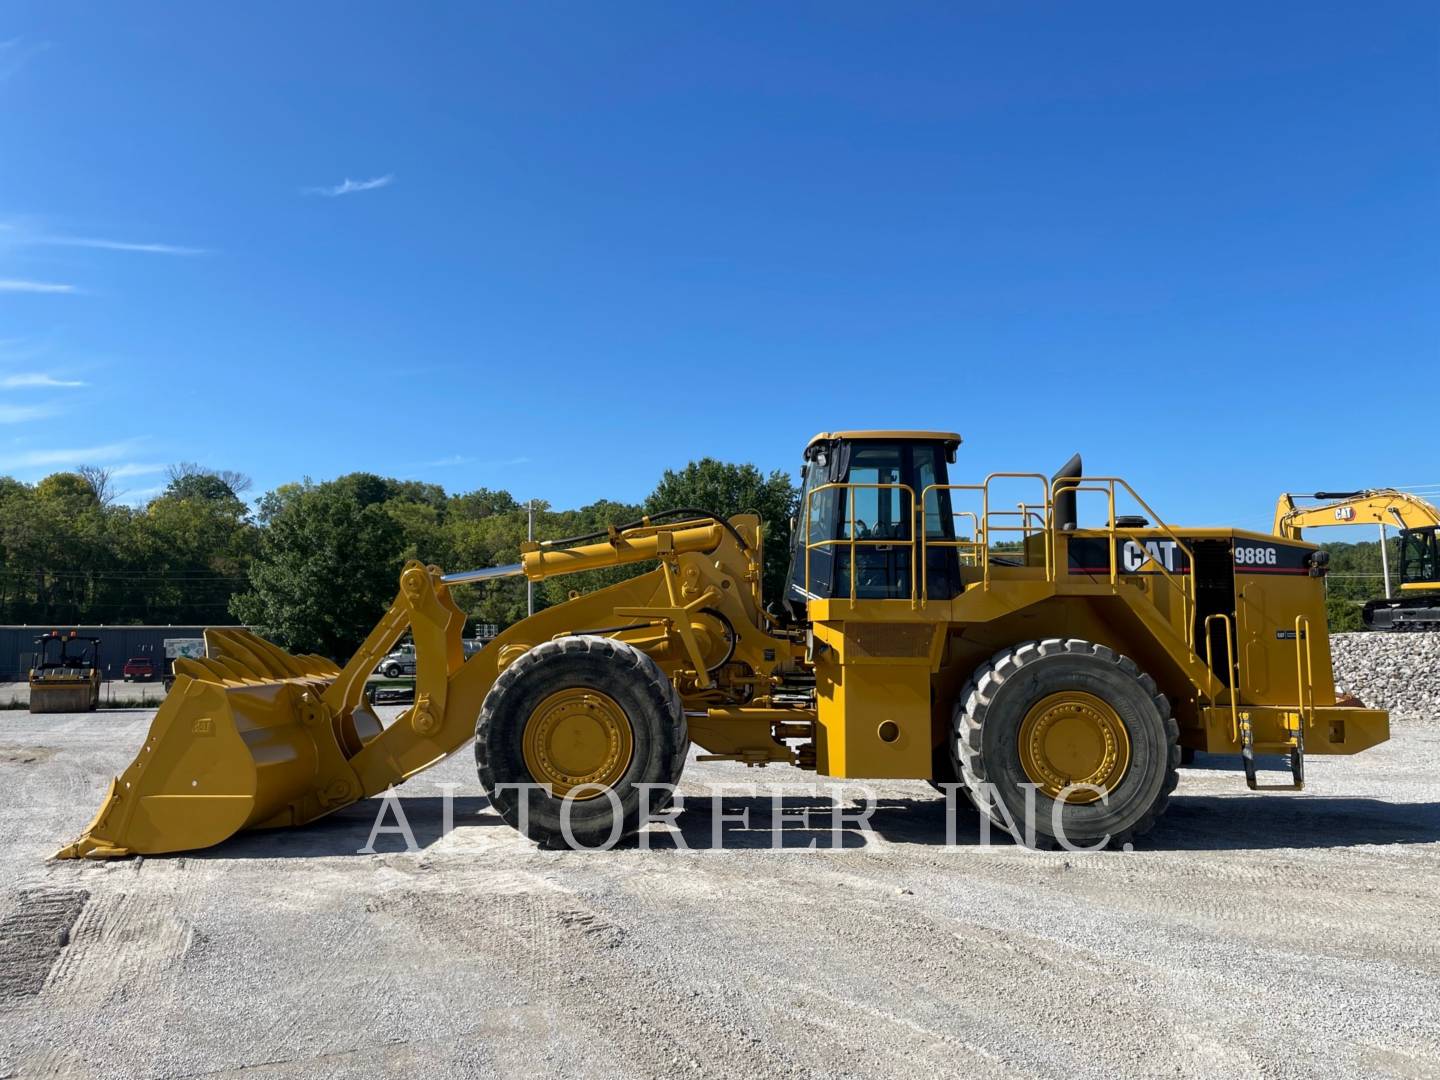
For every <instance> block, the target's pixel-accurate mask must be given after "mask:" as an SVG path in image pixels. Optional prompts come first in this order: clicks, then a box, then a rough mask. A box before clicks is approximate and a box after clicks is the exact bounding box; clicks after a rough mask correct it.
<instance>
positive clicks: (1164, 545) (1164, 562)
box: [1120, 540, 1180, 574]
mask: <svg viewBox="0 0 1440 1080" xmlns="http://www.w3.org/2000/svg"><path fill="white" fill-rule="evenodd" d="M1179 547H1180V545H1179V544H1177V543H1175V541H1174V540H1146V541H1145V546H1144V547H1143V548H1142V547H1141V546H1140V543H1139V541H1136V540H1126V541H1125V544H1124V546H1123V547H1122V548H1121V549H1120V565H1121V566H1122V567H1123V568H1124V570H1125V572H1126V573H1127V574H1134V573H1138V572H1139V571H1140V568H1141V567H1143V566H1144V565H1145V564H1146V563H1148V562H1152V561H1153V562H1155V563H1156V564H1157V565H1159V566H1163V567H1164V568H1165V569H1166V570H1169V571H1170V572H1171V573H1174V572H1175V571H1176V570H1178V569H1180V567H1179V563H1178V560H1177V559H1176V557H1175V556H1176V552H1177V551H1178V550H1179Z"/></svg>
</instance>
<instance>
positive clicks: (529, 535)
mask: <svg viewBox="0 0 1440 1080" xmlns="http://www.w3.org/2000/svg"><path fill="white" fill-rule="evenodd" d="M525 509H526V510H527V511H528V512H529V518H530V524H529V526H528V527H527V528H526V530H525V538H526V539H527V540H534V539H535V500H534V499H531V500H530V501H529V502H528V503H526V504H525ZM1380 531H1381V532H1382V533H1383V532H1384V531H1385V526H1384V525H1381V526H1380ZM1385 595H1386V596H1389V595H1390V584H1389V578H1388V576H1387V578H1386V584H1385ZM525 614H527V615H534V614H535V582H533V581H531V580H530V579H529V578H526V579H525Z"/></svg>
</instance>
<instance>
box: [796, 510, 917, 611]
mask: <svg viewBox="0 0 1440 1080" xmlns="http://www.w3.org/2000/svg"><path fill="white" fill-rule="evenodd" d="M870 488H874V489H876V490H895V491H900V492H902V493H903V494H904V495H906V496H908V497H909V499H910V509H909V511H908V512H907V513H906V515H905V518H906V521H907V523H908V527H909V530H910V536H909V538H908V539H906V538H900V537H886V538H881V539H868V538H867V539H863V540H862V539H860V538H858V537H857V536H856V535H855V500H854V499H853V498H850V497H848V495H847V498H846V500H845V502H846V509H847V511H848V515H847V517H848V522H849V529H848V530H847V535H846V536H845V537H843V538H842V537H838V536H837V537H831V538H828V539H823V540H815V541H812V540H811V539H810V520H811V518H810V502H811V499H813V498H814V496H816V495H817V494H819V493H820V492H822V491H835V490H843V491H845V492H847V493H848V492H852V491H855V490H859V489H870ZM804 511H805V594H806V596H811V597H813V596H814V595H815V594H814V593H813V592H811V591H810V552H811V551H813V550H814V549H815V548H820V547H826V546H830V547H834V546H836V545H839V544H844V545H846V546H847V547H848V548H849V549H850V602H851V603H852V604H853V603H854V602H855V601H856V599H857V597H856V595H855V593H856V585H857V583H858V582H857V578H858V575H857V574H856V569H857V567H856V563H855V548H856V547H857V546H859V547H908V548H909V549H910V596H909V600H910V606H911V607H914V606H915V605H916V604H917V603H919V597H918V594H917V592H916V588H915V584H916V581H915V563H916V561H917V560H916V558H915V489H914V488H912V487H911V486H910V485H909V484H879V483H853V484H840V483H835V484H821V485H819V486H818V487H815V488H812V489H811V490H810V491H808V492H807V493H806V495H805V507H804ZM921 525H922V526H923V525H924V519H923V517H922V519H921ZM921 531H923V528H922V530H921Z"/></svg>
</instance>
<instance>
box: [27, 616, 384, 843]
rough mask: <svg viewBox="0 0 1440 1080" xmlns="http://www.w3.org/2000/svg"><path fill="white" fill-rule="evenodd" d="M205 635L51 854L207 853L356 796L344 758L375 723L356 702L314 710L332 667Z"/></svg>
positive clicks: (237, 637)
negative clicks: (83, 816)
mask: <svg viewBox="0 0 1440 1080" xmlns="http://www.w3.org/2000/svg"><path fill="white" fill-rule="evenodd" d="M205 637H206V651H207V653H208V656H207V657H206V658H205V659H181V660H176V661H175V676H176V678H175V684H174V686H173V688H172V689H171V691H170V693H169V694H168V695H167V696H166V698H165V700H164V702H162V703H161V705H160V708H159V710H158V711H157V712H156V714H155V719H154V722H153V723H152V724H151V726H150V731H149V734H147V735H146V737H145V743H144V745H143V746H142V747H141V749H140V752H139V754H138V755H137V756H136V758H135V760H134V762H132V763H131V765H130V766H129V767H128V768H127V769H126V770H125V771H124V772H122V773H121V774H120V775H119V776H117V777H115V779H114V780H112V781H111V783H110V787H109V790H108V791H107V792H106V794H105V799H104V801H103V802H102V804H101V806H100V810H99V812H98V813H97V814H96V815H95V819H94V820H93V821H92V822H91V823H90V825H89V827H88V828H87V829H86V830H85V832H84V833H83V834H82V835H81V836H80V837H79V839H77V840H75V841H74V842H73V843H70V844H67V845H66V846H65V847H64V848H62V849H61V850H60V851H58V852H57V853H56V857H57V858H61V859H74V858H82V857H89V858H111V857H116V856H122V855H131V854H158V853H162V852H170V851H184V850H189V849H193V848H203V847H209V846H210V845H212V844H217V843H219V842H220V841H222V840H224V839H226V838H227V837H229V836H231V835H233V834H234V833H236V832H239V831H240V830H242V829H247V828H253V827H261V826H271V825H299V824H303V823H304V822H307V821H311V820H313V819H315V818H317V817H320V816H322V815H324V814H327V813H329V812H330V811H331V810H334V809H337V808H339V807H340V806H344V805H346V804H347V803H350V802H353V801H355V799H357V798H359V797H360V796H361V795H362V794H363V792H362V791H361V787H360V784H359V781H358V780H357V778H356V776H355V774H354V772H353V770H352V769H351V768H350V765H349V763H348V759H347V756H346V755H347V753H351V754H353V753H354V752H355V751H356V750H358V749H359V748H360V746H361V745H362V744H363V742H364V741H365V740H366V739H369V738H371V737H373V736H374V735H375V734H376V733H378V732H379V731H380V730H381V727H380V722H379V720H378V719H377V718H376V717H375V715H374V713H373V712H371V711H370V710H369V707H368V705H364V704H363V703H362V704H360V705H359V706H357V707H356V708H354V709H353V710H347V711H346V712H345V713H344V715H343V716H336V715H335V714H334V712H333V710H329V709H327V708H325V707H324V705H323V704H322V702H321V700H320V698H321V695H322V694H323V693H324V691H325V689H326V688H327V687H329V685H330V684H331V683H332V682H333V681H334V680H335V678H336V676H337V675H339V674H340V671H339V669H338V668H336V667H335V665H333V664H332V663H330V662H329V661H328V660H325V659H323V658H321V657H314V656H299V657H297V656H292V655H290V654H289V653H286V652H284V651H282V650H281V649H279V648H277V647H276V646H274V645H271V644H270V643H269V642H267V641H264V640H262V639H261V638H258V637H256V636H255V635H253V634H250V633H247V632H244V631H214V630H211V631H206V635H205Z"/></svg>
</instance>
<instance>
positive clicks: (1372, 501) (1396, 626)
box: [1275, 488, 1440, 630]
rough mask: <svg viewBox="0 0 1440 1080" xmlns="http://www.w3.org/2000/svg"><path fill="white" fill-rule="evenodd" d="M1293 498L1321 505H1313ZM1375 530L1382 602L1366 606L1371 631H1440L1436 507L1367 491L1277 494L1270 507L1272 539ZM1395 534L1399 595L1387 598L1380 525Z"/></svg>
mask: <svg viewBox="0 0 1440 1080" xmlns="http://www.w3.org/2000/svg"><path fill="white" fill-rule="evenodd" d="M1296 499H1305V500H1311V499H1314V500H1323V501H1321V502H1318V503H1316V504H1314V505H1311V504H1309V503H1306V504H1304V505H1301V504H1298V503H1296V501H1295V500H1296ZM1366 523H1373V524H1375V525H1379V526H1380V565H1381V567H1382V568H1383V569H1384V571H1385V579H1386V580H1385V596H1384V599H1375V600H1371V601H1369V602H1368V603H1366V605H1365V611H1364V617H1365V625H1366V626H1368V627H1370V628H1371V629H1372V630H1440V508H1436V507H1435V506H1434V505H1432V504H1431V503H1428V502H1426V501H1425V500H1424V499H1422V498H1420V497H1418V496H1416V495H1411V494H1410V493H1409V492H1405V491H1397V490H1396V489H1395V488H1372V489H1369V490H1366V491H1317V492H1316V493H1315V494H1314V495H1290V494H1288V493H1287V494H1284V495H1281V496H1280V498H1279V499H1277V500H1276V502H1275V535H1276V536H1283V537H1285V538H1286V539H1288V540H1299V539H1300V535H1301V533H1302V531H1303V530H1305V529H1318V528H1324V527H1325V526H1328V525H1363V524H1366ZM1387 525H1391V526H1394V527H1396V528H1398V529H1399V530H1400V596H1398V597H1395V598H1392V597H1391V596H1390V580H1389V579H1390V561H1389V558H1388V556H1387V555H1386V548H1385V526H1387Z"/></svg>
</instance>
